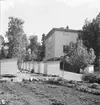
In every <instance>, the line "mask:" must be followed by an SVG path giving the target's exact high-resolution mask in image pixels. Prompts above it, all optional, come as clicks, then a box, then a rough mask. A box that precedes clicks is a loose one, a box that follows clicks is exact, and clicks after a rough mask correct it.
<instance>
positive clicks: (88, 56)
mask: <svg viewBox="0 0 100 105" xmlns="http://www.w3.org/2000/svg"><path fill="white" fill-rule="evenodd" d="M70 45H71V44H69V47H67V48H68V50H67V52H66V55H67V57H66V62H67V63H69V64H70V65H72V66H76V67H78V68H82V69H83V68H84V67H86V66H88V65H89V64H93V63H94V60H95V54H94V50H93V49H92V48H90V49H89V50H87V48H86V47H85V46H84V45H83V42H82V40H78V41H77V43H75V45H74V44H73V45H72V46H71V47H70ZM69 52H70V54H69Z"/></svg>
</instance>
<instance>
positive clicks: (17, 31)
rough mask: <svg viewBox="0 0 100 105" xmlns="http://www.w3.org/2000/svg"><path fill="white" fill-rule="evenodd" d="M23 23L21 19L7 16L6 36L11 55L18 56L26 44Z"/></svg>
mask: <svg viewBox="0 0 100 105" xmlns="http://www.w3.org/2000/svg"><path fill="white" fill-rule="evenodd" d="M23 24H24V21H23V20H21V19H18V18H14V17H9V23H8V31H7V32H6V37H7V38H8V41H9V55H10V56H11V57H13V56H19V55H20V54H21V53H22V51H23V50H24V49H25V48H26V47H27V45H28V41H27V37H26V34H25V33H24V30H23Z"/></svg>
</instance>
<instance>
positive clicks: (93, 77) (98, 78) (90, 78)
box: [82, 73, 100, 84]
mask: <svg viewBox="0 0 100 105" xmlns="http://www.w3.org/2000/svg"><path fill="white" fill-rule="evenodd" d="M82 80H83V81H87V82H90V83H94V82H96V83H99V84H100V74H99V73H94V74H92V73H88V74H83V76H82Z"/></svg>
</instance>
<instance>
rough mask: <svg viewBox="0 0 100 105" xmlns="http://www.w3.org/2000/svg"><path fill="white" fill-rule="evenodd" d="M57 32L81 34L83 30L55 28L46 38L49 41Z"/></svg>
mask: <svg viewBox="0 0 100 105" xmlns="http://www.w3.org/2000/svg"><path fill="white" fill-rule="evenodd" d="M55 31H63V32H81V30H74V29H65V28H53V29H52V30H51V31H50V32H49V33H48V34H47V35H46V37H45V39H47V38H48V37H50V36H51V34H53V33H54V32H55Z"/></svg>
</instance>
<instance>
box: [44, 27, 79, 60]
mask: <svg viewBox="0 0 100 105" xmlns="http://www.w3.org/2000/svg"><path fill="white" fill-rule="evenodd" d="M79 32H80V31H79V30H73V29H68V28H53V29H52V30H51V31H50V32H49V33H48V34H47V35H46V48H45V59H46V60H49V59H52V58H55V57H57V58H59V57H61V56H63V55H64V52H63V50H64V46H65V45H68V44H69V43H70V42H71V41H73V42H76V41H77V38H78V34H79Z"/></svg>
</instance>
